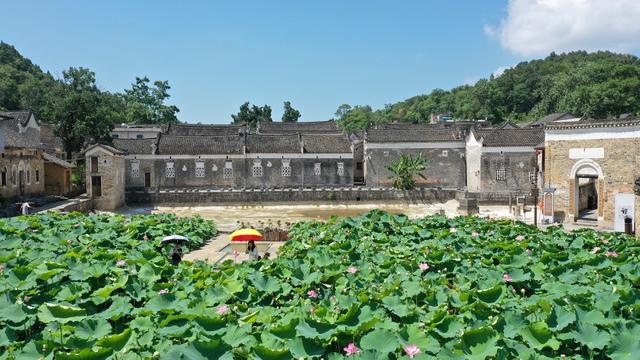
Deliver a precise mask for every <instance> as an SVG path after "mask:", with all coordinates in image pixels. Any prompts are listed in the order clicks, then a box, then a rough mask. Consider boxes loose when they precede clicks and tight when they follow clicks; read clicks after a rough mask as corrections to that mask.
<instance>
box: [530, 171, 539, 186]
mask: <svg viewBox="0 0 640 360" xmlns="http://www.w3.org/2000/svg"><path fill="white" fill-rule="evenodd" d="M537 180H538V176H537V174H536V172H535V171H529V182H530V183H532V184H535V183H536V182H537Z"/></svg>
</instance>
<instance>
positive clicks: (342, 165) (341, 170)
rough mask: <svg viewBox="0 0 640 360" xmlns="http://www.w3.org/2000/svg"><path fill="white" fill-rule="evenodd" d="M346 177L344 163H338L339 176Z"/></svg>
mask: <svg viewBox="0 0 640 360" xmlns="http://www.w3.org/2000/svg"><path fill="white" fill-rule="evenodd" d="M343 175H344V163H342V162H339V163H338V176H343Z"/></svg>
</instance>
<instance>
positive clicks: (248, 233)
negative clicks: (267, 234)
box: [229, 229, 264, 260]
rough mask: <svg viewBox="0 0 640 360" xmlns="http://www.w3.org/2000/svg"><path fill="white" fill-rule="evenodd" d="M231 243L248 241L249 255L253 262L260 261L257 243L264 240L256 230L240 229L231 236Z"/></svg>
mask: <svg viewBox="0 0 640 360" xmlns="http://www.w3.org/2000/svg"><path fill="white" fill-rule="evenodd" d="M229 238H230V239H231V241H247V251H246V252H247V254H249V257H250V258H251V259H253V260H257V259H260V255H259V254H258V247H257V246H256V241H259V240H264V237H263V236H262V234H261V233H260V232H259V231H258V230H255V229H240V230H236V231H234V232H232V233H231V235H229Z"/></svg>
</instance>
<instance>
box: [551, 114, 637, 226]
mask: <svg viewBox="0 0 640 360" xmlns="http://www.w3.org/2000/svg"><path fill="white" fill-rule="evenodd" d="M545 167H546V169H545V184H544V187H545V205H544V207H545V212H549V214H547V215H550V216H553V219H554V220H556V221H561V222H580V223H583V224H584V223H586V224H589V223H591V224H593V225H597V226H598V227H601V228H608V229H614V230H616V231H624V230H625V224H627V225H626V226H630V225H631V226H633V222H634V221H633V219H634V218H636V219H637V216H636V215H635V213H636V205H637V201H638V200H637V197H635V196H634V183H635V181H636V180H637V179H638V178H639V177H640V119H638V118H625V119H606V120H593V119H584V120H580V119H576V120H575V121H557V122H553V123H549V124H547V126H546V130H545ZM635 223H636V226H637V220H636V221H635ZM629 224H630V225H629Z"/></svg>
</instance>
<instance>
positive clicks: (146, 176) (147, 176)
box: [144, 172, 151, 188]
mask: <svg viewBox="0 0 640 360" xmlns="http://www.w3.org/2000/svg"><path fill="white" fill-rule="evenodd" d="M144 187H146V188H150V187H151V173H150V172H145V173H144Z"/></svg>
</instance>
